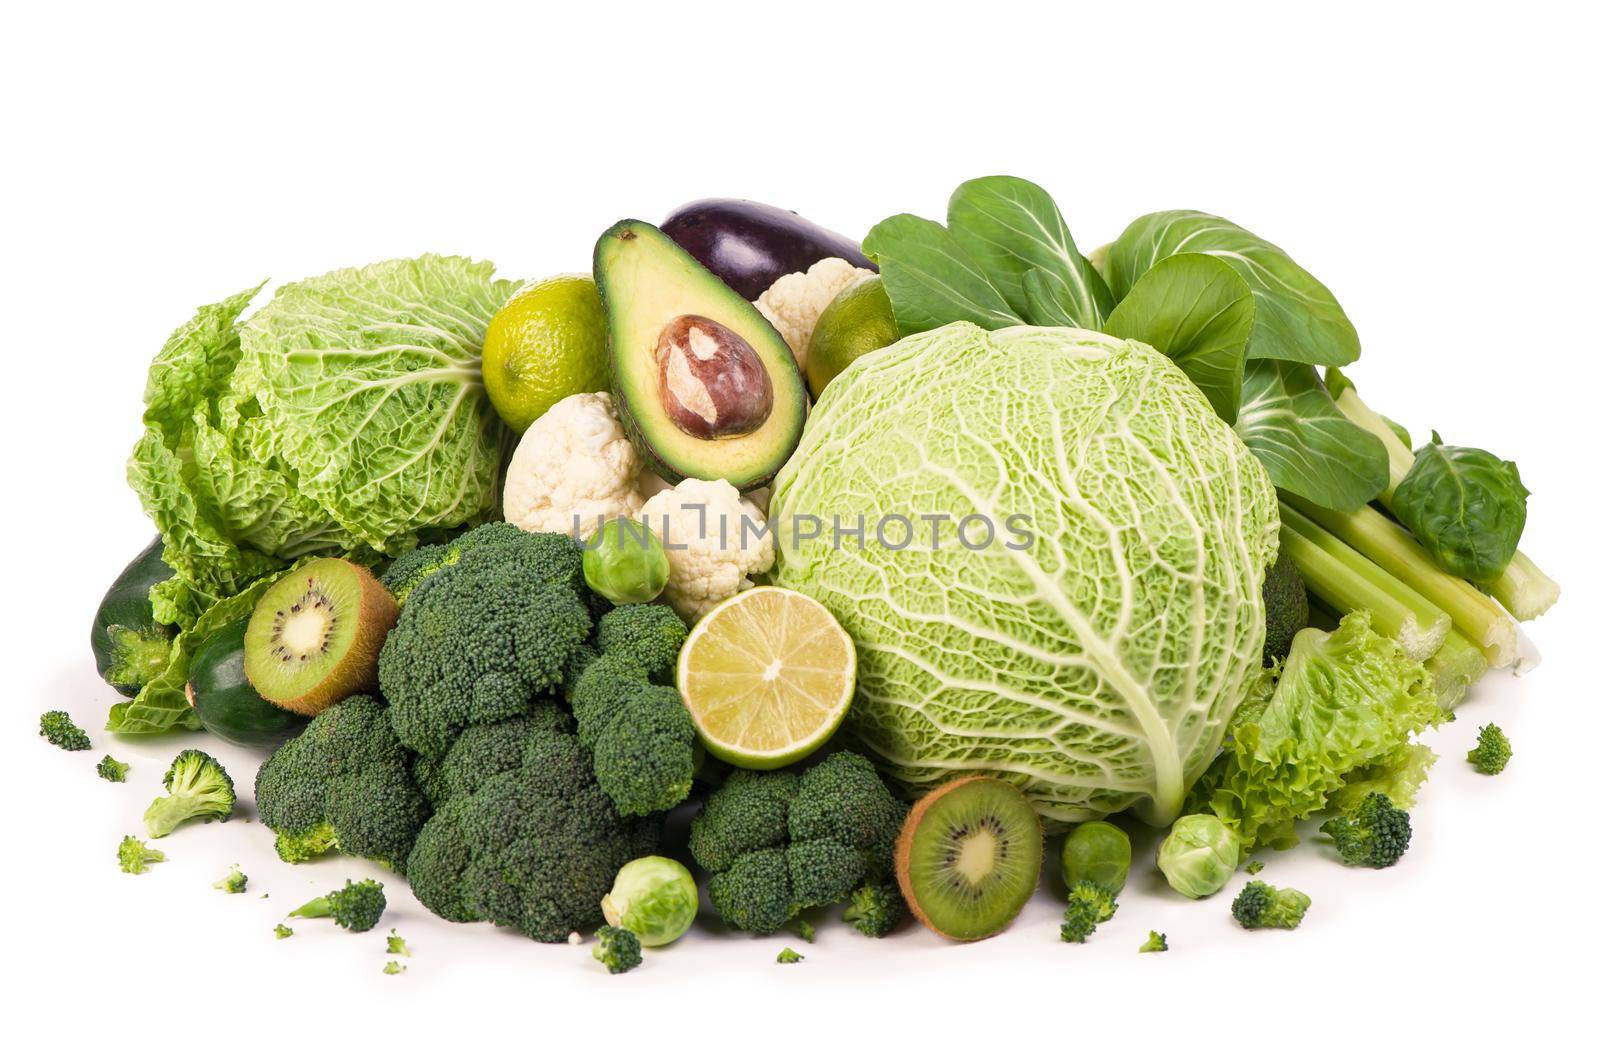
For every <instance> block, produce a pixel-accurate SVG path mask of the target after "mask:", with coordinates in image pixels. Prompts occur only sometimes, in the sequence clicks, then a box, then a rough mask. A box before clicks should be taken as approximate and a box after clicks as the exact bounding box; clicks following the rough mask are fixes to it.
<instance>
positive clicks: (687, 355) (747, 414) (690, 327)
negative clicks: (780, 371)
mask: <svg viewBox="0 0 1600 1055" xmlns="http://www.w3.org/2000/svg"><path fill="white" fill-rule="evenodd" d="M656 364H657V369H658V371H659V375H660V382H661V385H660V391H661V404H662V409H663V410H665V411H666V414H667V417H668V419H669V420H670V421H671V422H672V423H673V424H674V425H675V426H677V428H678V429H680V430H681V431H683V432H685V433H687V434H688V435H690V436H693V437H695V438H696V439H702V440H714V439H721V438H724V437H728V436H743V435H746V434H748V433H751V432H754V431H755V430H756V429H759V428H760V427H761V426H762V425H763V424H765V423H766V420H767V418H769V417H770V416H771V415H772V399H773V395H772V378H771V376H770V375H769V374H768V373H767V368H766V365H765V364H764V363H762V361H761V357H760V356H759V355H758V354H756V351H755V349H754V348H752V347H751V346H750V342H748V341H746V340H745V339H744V338H743V337H741V336H739V335H738V334H737V333H735V332H733V331H732V330H730V329H729V328H728V327H726V326H724V325H722V324H721V323H719V322H716V321H714V320H712V319H708V318H706V317H705V316H703V315H679V316H677V317H676V318H673V319H671V320H670V321H669V322H668V323H667V324H666V325H665V326H663V327H662V328H661V334H660V336H659V337H658V338H657V340H656Z"/></svg>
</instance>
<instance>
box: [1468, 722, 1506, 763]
mask: <svg viewBox="0 0 1600 1055" xmlns="http://www.w3.org/2000/svg"><path fill="white" fill-rule="evenodd" d="M1467 761H1468V762H1470V763H1472V765H1473V768H1475V769H1477V771H1478V772H1479V773H1482V774H1484V775H1485V776H1491V777H1492V776H1494V775H1495V774H1496V773H1498V772H1500V771H1501V770H1502V769H1504V768H1506V763H1507V762H1509V761H1511V741H1510V740H1508V739H1507V738H1506V734H1505V732H1504V731H1503V730H1502V729H1501V728H1500V727H1499V726H1498V725H1496V724H1494V723H1493V722H1490V723H1489V724H1488V725H1485V726H1482V727H1480V728H1479V729H1478V746H1477V747H1474V748H1473V749H1472V750H1470V751H1468V752H1467Z"/></svg>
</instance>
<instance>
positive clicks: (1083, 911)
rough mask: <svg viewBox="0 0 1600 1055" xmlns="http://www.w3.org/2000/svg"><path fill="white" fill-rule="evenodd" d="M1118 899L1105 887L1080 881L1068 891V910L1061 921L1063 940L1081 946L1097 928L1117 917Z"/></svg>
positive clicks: (1085, 880) (1083, 880)
mask: <svg viewBox="0 0 1600 1055" xmlns="http://www.w3.org/2000/svg"><path fill="white" fill-rule="evenodd" d="M1116 912H1117V899H1116V897H1114V896H1113V895H1112V894H1111V893H1110V892H1109V891H1107V890H1106V889H1105V887H1102V886H1100V885H1099V884H1098V883H1093V882H1090V881H1089V880H1087V879H1080V880H1079V881H1078V882H1076V883H1074V884H1072V889H1071V890H1069V891H1067V910H1066V912H1065V914H1064V915H1063V917H1062V920H1061V940H1062V941H1070V942H1076V943H1077V944H1079V945H1081V944H1083V943H1084V942H1086V941H1088V940H1089V935H1091V934H1093V933H1094V930H1095V928H1096V927H1098V926H1099V925H1100V924H1102V923H1104V922H1105V921H1106V920H1108V919H1110V918H1111V917H1112V916H1114V915H1116Z"/></svg>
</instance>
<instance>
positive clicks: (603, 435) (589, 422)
mask: <svg viewBox="0 0 1600 1055" xmlns="http://www.w3.org/2000/svg"><path fill="white" fill-rule="evenodd" d="M501 500H502V504H503V505H504V507H505V517H506V519H507V520H508V521H510V522H511V523H513V524H515V525H517V526H518V527H520V528H522V529H523V530H524V531H551V532H557V533H559V534H563V535H572V534H573V526H574V524H575V523H576V525H577V533H576V537H577V538H580V539H584V538H588V537H589V535H590V534H592V533H593V532H594V531H595V530H596V529H597V528H598V527H599V526H600V522H601V520H602V519H607V518H616V517H631V516H634V515H636V514H637V513H638V512H639V506H640V504H641V503H642V502H643V501H644V499H643V497H641V495H640V494H639V455H638V453H637V452H636V451H634V449H633V444H631V443H629V442H628V437H627V436H626V435H624V434H623V431H622V423H621V422H620V421H618V420H617V415H616V413H615V411H614V410H613V409H612V406H611V394H610V393H609V392H583V393H580V394H578V395H575V396H568V397H567V398H566V399H563V400H562V401H561V402H559V403H557V404H556V405H555V406H553V407H551V408H550V409H549V410H548V411H546V412H545V413H544V415H543V416H542V417H540V418H539V419H538V420H537V421H535V422H534V423H533V424H532V425H530V426H528V431H527V432H525V433H523V434H522V440H521V442H520V443H518V444H517V450H516V453H515V454H513V455H512V457H511V465H510V467H509V468H508V469H507V470H506V484H505V491H504V493H503V494H502V496H501Z"/></svg>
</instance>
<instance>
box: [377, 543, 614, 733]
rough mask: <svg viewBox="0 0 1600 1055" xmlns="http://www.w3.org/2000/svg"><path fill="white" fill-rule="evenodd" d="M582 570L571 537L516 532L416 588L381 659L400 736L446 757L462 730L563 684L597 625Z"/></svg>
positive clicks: (509, 714)
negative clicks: (590, 631)
mask: <svg viewBox="0 0 1600 1055" xmlns="http://www.w3.org/2000/svg"><path fill="white" fill-rule="evenodd" d="M479 530H482V529H479ZM463 537H465V536H463ZM582 575H583V560H582V555H581V551H580V550H579V548H578V544H577V543H576V542H574V541H573V540H572V539H570V538H567V537H566V536H565V535H553V534H531V533H528V532H521V531H519V532H517V535H516V536H515V537H514V538H513V539H511V540H507V541H503V542H499V543H496V544H493V545H488V544H486V545H480V546H474V547H472V548H470V549H463V550H462V551H461V554H460V556H459V558H458V559H457V561H456V563H454V564H451V565H448V566H446V567H442V568H440V569H439V570H438V571H436V572H434V573H433V574H432V575H431V576H429V577H428V578H427V579H425V580H424V581H423V582H422V584H421V585H419V586H417V587H416V588H415V589H413V590H412V592H411V594H410V596H409V597H408V598H407V599H406V603H405V607H403V608H402V609H401V611H400V621H399V623H397V624H396V625H395V628H394V629H393V630H392V631H390V632H389V637H388V639H387V640H386V641H385V642H384V645H383V650H382V652H381V653H379V658H378V682H379V685H380V686H381V688H382V689H383V695H384V697H385V698H386V699H387V700H388V701H389V704H390V707H391V715H390V719H391V721H392V722H393V724H394V730H395V733H396V735H398V736H399V738H400V742H401V743H403V744H405V745H406V746H407V747H408V748H410V749H411V750H413V751H415V752H417V753H418V754H420V755H425V756H427V757H429V758H439V757H441V756H443V755H444V754H445V753H446V752H447V751H448V750H449V749H450V745H451V744H452V743H454V742H455V740H456V737H458V736H459V735H460V734H461V732H462V730H464V729H466V728H468V727H470V726H473V725H489V724H492V723H494V722H499V721H504V720H505V719H507V718H515V717H519V716H522V715H526V714H528V713H530V712H531V711H532V709H533V706H534V703H535V701H536V700H537V699H539V698H540V696H542V695H543V694H546V693H549V692H550V691H552V690H554V689H556V688H557V687H559V686H560V685H561V684H562V683H563V682H564V681H565V679H566V676H567V668H568V665H569V663H570V662H571V661H572V659H573V657H574V656H575V655H576V654H577V653H578V651H579V649H580V647H581V646H582V645H583V643H584V641H585V640H586V639H587V638H588V636H589V630H590V627H591V625H592V624H591V620H590V610H589V607H588V604H587V601H586V597H587V593H586V591H585V590H584V588H583V587H582V585H581V583H582Z"/></svg>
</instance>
